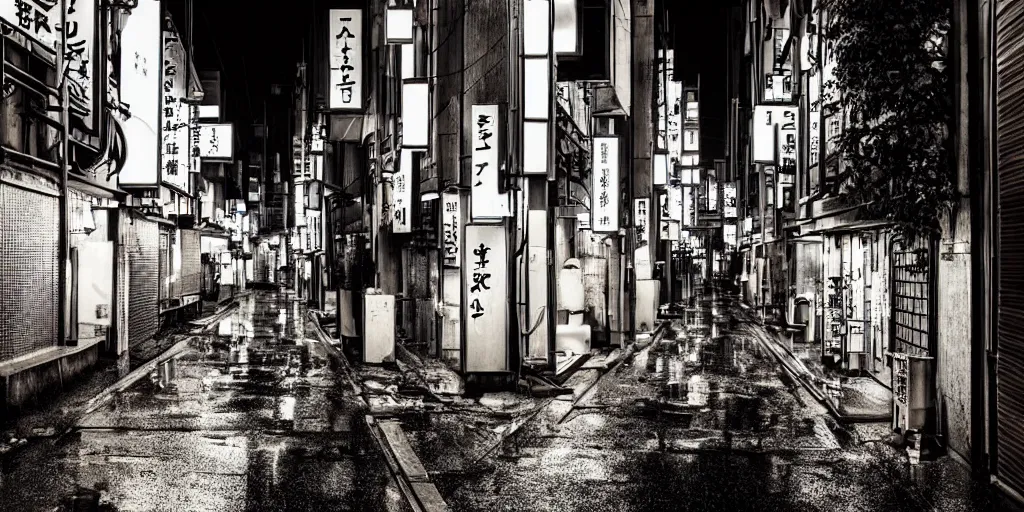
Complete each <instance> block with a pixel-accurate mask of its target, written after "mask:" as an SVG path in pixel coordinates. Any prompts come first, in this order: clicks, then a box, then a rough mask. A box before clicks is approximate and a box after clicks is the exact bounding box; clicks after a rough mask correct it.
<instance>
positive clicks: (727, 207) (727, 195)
mask: <svg viewBox="0 0 1024 512" xmlns="http://www.w3.org/2000/svg"><path fill="white" fill-rule="evenodd" d="M722 203H723V204H722V213H724V214H725V218H727V219H735V218H736V184H735V183H725V184H724V185H722Z"/></svg>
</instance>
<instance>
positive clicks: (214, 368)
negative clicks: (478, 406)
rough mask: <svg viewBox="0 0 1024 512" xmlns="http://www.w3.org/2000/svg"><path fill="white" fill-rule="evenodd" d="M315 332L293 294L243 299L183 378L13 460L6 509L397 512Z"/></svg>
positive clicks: (188, 358)
mask: <svg viewBox="0 0 1024 512" xmlns="http://www.w3.org/2000/svg"><path fill="white" fill-rule="evenodd" d="M305 324H306V313H305V308H304V307H303V306H302V305H301V304H300V302H299V301H296V300H294V297H293V296H291V295H288V294H285V293H276V292H257V293H256V294H255V295H253V296H250V297H248V298H246V299H243V301H242V303H241V307H240V308H239V309H238V310H237V311H236V312H235V313H234V314H233V315H232V316H231V317H229V318H227V319H225V320H224V321H223V322H222V323H221V325H220V326H219V329H218V335H216V336H210V337H206V338H202V339H199V340H198V341H197V342H196V343H194V344H193V346H192V347H191V349H190V350H188V351H186V352H185V353H184V354H183V355H182V356H181V357H180V358H178V359H177V361H176V362H175V363H174V364H173V365H172V366H173V368H171V369H170V370H161V371H159V372H154V375H153V377H152V378H151V379H143V380H142V381H141V382H139V383H138V384H136V385H135V386H133V387H131V388H130V389H128V390H127V391H126V392H124V393H121V394H120V395H118V396H117V397H116V398H115V400H114V401H113V403H112V404H111V406H110V407H107V408H104V409H101V410H98V411H96V412H95V413H93V414H91V415H89V416H87V417H85V418H84V419H82V420H81V421H80V423H79V429H77V431H76V432H74V433H72V434H69V435H66V436H64V437H62V438H60V439H58V440H54V441H53V442H50V443H41V444H39V445H38V446H34V447H31V448H30V449H29V450H26V451H25V452H23V453H21V454H19V455H17V456H16V457H14V458H12V459H11V460H10V461H9V462H8V463H7V464H6V465H5V466H4V468H3V480H2V485H0V495H2V496H3V504H2V507H0V508H3V509H5V510H6V509H10V510H54V509H55V507H63V509H64V510H176V511H180V510H188V511H207V510H209V511H226V510H316V509H322V510H359V511H363V510H397V509H399V508H398V507H399V505H398V493H397V490H396V489H394V488H391V487H390V486H391V484H390V481H389V478H388V476H387V475H388V473H387V468H386V466H384V463H383V460H381V459H379V456H378V454H377V452H376V451H375V450H372V449H370V450H366V449H364V447H365V446H369V445H368V444H367V443H365V442H363V441H361V439H363V438H362V437H361V436H363V435H365V434H364V433H363V432H362V431H361V430H360V429H359V428H358V425H360V423H359V422H358V421H354V419H358V418H361V413H362V411H361V410H360V408H359V406H358V405H357V403H358V402H357V401H356V400H355V399H354V397H352V396H349V395H348V394H346V393H345V392H343V391H342V388H341V387H339V386H336V385H335V375H334V373H333V372H332V371H331V370H330V368H329V367H328V364H327V361H326V358H325V356H324V354H323V351H322V349H318V348H317V346H316V344H315V343H313V342H307V341H306V340H305V336H304V330H305ZM168 374H170V376H171V377H176V378H173V379H172V378H168ZM59 509H60V508H58V510H59Z"/></svg>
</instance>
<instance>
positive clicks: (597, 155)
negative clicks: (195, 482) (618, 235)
mask: <svg viewBox="0 0 1024 512" xmlns="http://www.w3.org/2000/svg"><path fill="white" fill-rule="evenodd" d="M591 155H593V156H592V158H593V159H594V175H593V182H592V183H591V187H590V196H591V199H590V214H591V215H590V225H591V228H592V229H593V230H594V232H595V233H615V232H618V231H619V138H618V137H609V136H595V137H594V138H593V148H592V151H591Z"/></svg>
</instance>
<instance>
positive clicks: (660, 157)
mask: <svg viewBox="0 0 1024 512" xmlns="http://www.w3.org/2000/svg"><path fill="white" fill-rule="evenodd" d="M653 165H654V184H655V185H664V184H666V183H668V177H669V159H668V155H666V154H664V153H655V154H654V159H653Z"/></svg>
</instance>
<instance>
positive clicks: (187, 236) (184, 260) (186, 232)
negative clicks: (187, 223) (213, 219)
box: [179, 229, 203, 296]
mask: <svg viewBox="0 0 1024 512" xmlns="http://www.w3.org/2000/svg"><path fill="white" fill-rule="evenodd" d="M179 233H180V235H181V294H182V296H185V295H195V294H197V293H199V290H200V287H201V286H202V280H203V266H202V248H201V245H200V239H201V238H202V237H201V235H200V234H199V232H198V231H195V230H192V229H182V230H180V231H179Z"/></svg>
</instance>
